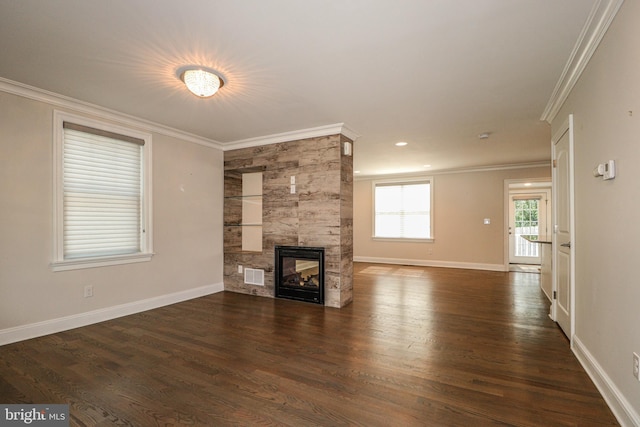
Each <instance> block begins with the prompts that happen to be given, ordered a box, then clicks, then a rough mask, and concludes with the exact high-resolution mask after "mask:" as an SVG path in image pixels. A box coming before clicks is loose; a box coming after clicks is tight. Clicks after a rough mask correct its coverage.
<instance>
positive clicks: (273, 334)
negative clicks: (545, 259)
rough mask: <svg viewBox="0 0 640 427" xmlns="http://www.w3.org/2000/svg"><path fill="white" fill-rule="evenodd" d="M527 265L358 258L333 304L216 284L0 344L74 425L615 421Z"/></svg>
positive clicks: (39, 399)
mask: <svg viewBox="0 0 640 427" xmlns="http://www.w3.org/2000/svg"><path fill="white" fill-rule="evenodd" d="M538 278H539V276H538V275H535V274H530V273H498V272H486V271H473V270H455V269H442V268H421V267H406V266H392V265H381V264H361V263H357V264H356V265H355V275H354V302H353V303H352V304H351V305H349V306H347V307H345V308H343V309H332V308H324V307H322V306H317V305H314V304H307V303H300V302H295V301H288V300H274V299H270V298H262V297H253V296H249V295H241V294H234V293H230V292H224V293H219V294H215V295H211V296H207V297H203V298H199V299H195V300H191V301H187V302H184V303H180V304H175V305H172V306H168V307H164V308H160V309H156V310H152V311H148V312H145V313H140V314H136V315H132V316H127V317H124V318H120V319H116V320H112V321H109V322H104V323H100V324H96V325H92V326H88V327H83V328H79V329H75V330H71V331H67V332H62V333H58V334H54V335H50V336H46V337H41V338H37V339H33V340H29V341H24V342H20V343H15V344H11V345H6V346H2V347H0V403H68V404H70V415H71V425H78V426H96V425H101V426H108V425H131V426H143V427H146V426H155V425H158V426H172V425H212V426H225V425H239V426H244V425H247V426H253V425H261V426H270V425H288V426H313V425H320V426H342V425H359V426H412V425H419V426H483V425H503V426H505V425H512V426H578V425H580V426H603V425H617V422H616V420H615V418H614V417H613V415H612V414H611V412H610V410H609V409H608V407H607V406H606V404H605V402H604V400H603V399H602V397H601V396H600V395H599V393H598V391H597V390H596V388H595V386H594V385H593V384H592V382H591V381H590V379H589V378H588V376H587V374H586V373H585V372H584V370H583V369H582V368H581V366H580V365H579V363H578V361H577V360H576V359H575V357H574V356H573V355H572V353H571V351H570V350H569V343H568V341H567V339H566V338H565V337H564V335H563V334H562V332H561V331H560V330H559V329H558V327H557V326H556V325H555V324H554V323H553V322H552V321H551V320H550V319H549V318H548V316H547V313H548V303H547V301H546V299H545V297H544V295H543V294H542V292H541V291H540V289H539V286H538Z"/></svg>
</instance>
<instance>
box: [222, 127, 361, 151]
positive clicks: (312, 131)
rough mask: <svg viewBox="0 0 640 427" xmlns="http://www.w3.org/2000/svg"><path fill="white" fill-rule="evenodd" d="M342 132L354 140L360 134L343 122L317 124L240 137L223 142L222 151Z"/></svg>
mask: <svg viewBox="0 0 640 427" xmlns="http://www.w3.org/2000/svg"><path fill="white" fill-rule="evenodd" d="M337 134H342V135H344V136H346V137H347V138H349V139H351V140H352V141H355V140H356V139H358V138H359V136H360V135H358V134H356V133H355V132H354V131H352V130H351V129H349V128H348V127H347V126H346V125H345V124H344V123H336V124H332V125H326V126H318V127H315V128H309V129H300V130H294V131H291V132H283V133H277V134H273V135H267V136H259V137H256V138H247V139H241V140H238V141H231V142H226V143H224V147H223V149H224V151H229V150H237V149H240V148H250V147H259V146H262V145H271V144H278V143H280V142H288V141H297V140H300V139H307V138H317V137H321V136H328V135H337Z"/></svg>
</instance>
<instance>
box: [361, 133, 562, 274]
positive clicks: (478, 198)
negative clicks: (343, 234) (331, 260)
mask: <svg viewBox="0 0 640 427" xmlns="http://www.w3.org/2000/svg"><path fill="white" fill-rule="evenodd" d="M549 138H551V136H549ZM550 158H551V149H549V159H550ZM550 176H551V168H550V167H535V168H523V169H502V170H487V171H480V172H466V173H440V174H434V175H433V191H434V202H433V205H434V206H433V215H434V237H435V240H434V242H430V243H410V242H385V241H379V240H373V238H372V233H373V231H372V230H373V225H372V221H373V215H372V209H373V207H372V206H373V191H372V180H371V179H357V180H356V181H355V183H354V196H353V201H354V208H353V211H354V220H353V238H354V259H355V260H356V261H370V262H390V263H402V264H414V265H431V266H444V267H458V268H474V269H483V270H497V271H502V270H503V269H504V257H505V251H504V248H505V239H504V230H505V227H506V226H505V206H504V197H505V196H504V184H505V180H507V179H525V178H549V180H550V179H551V178H550ZM484 218H490V219H491V224H490V225H484V223H483V220H484Z"/></svg>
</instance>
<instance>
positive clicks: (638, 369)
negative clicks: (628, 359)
mask: <svg viewBox="0 0 640 427" xmlns="http://www.w3.org/2000/svg"><path fill="white" fill-rule="evenodd" d="M633 376H634V377H635V378H636V379H637V380H638V381H640V356H638V353H635V352H634V353H633Z"/></svg>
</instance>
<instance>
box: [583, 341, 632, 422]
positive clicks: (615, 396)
mask: <svg viewBox="0 0 640 427" xmlns="http://www.w3.org/2000/svg"><path fill="white" fill-rule="evenodd" d="M571 350H572V351H573V354H575V356H576V358H577V359H578V361H579V362H580V364H581V365H582V367H583V368H584V370H585V371H586V372H587V375H589V378H591V381H593V383H594V384H595V386H596V388H597V389H598V391H599V392H600V394H601V395H602V397H603V398H604V400H605V402H607V405H609V409H611V412H613V415H614V416H615V417H616V419H617V420H618V422H619V423H620V425H621V426H623V427H626V426H629V427H631V426H636V427H637V426H640V414H638V413H637V412H636V411H635V409H634V408H633V405H632V404H631V403H630V402H629V401H628V400H627V399H626V398H625V397H624V394H623V393H622V392H621V391H620V390H619V389H618V387H616V384H615V383H614V382H613V380H612V379H611V378H609V376H608V375H607V373H606V372H605V370H604V369H602V366H600V364H599V363H598V360H597V359H596V358H595V357H593V355H592V354H591V353H590V352H589V350H588V349H587V347H586V346H585V345H584V344H583V343H582V341H581V340H580V338H578V337H577V336H574V337H573V340H572V341H571Z"/></svg>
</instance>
